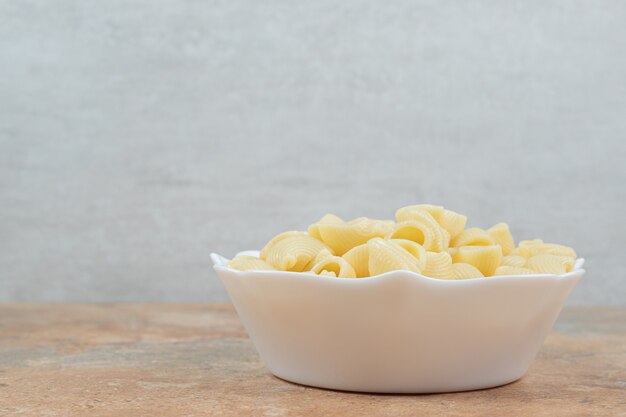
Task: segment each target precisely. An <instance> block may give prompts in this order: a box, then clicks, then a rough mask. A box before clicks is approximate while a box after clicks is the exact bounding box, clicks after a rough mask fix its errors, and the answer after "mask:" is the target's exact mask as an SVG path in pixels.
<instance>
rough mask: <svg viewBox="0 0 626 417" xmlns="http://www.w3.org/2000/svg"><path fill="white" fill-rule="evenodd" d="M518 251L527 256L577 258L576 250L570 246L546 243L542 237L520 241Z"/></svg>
mask: <svg viewBox="0 0 626 417" xmlns="http://www.w3.org/2000/svg"><path fill="white" fill-rule="evenodd" d="M517 251H518V253H519V254H520V255H521V256H523V257H525V258H530V257H531V256H535V255H559V256H568V257H570V258H573V259H576V252H575V251H574V249H572V248H570V247H569V246H563V245H557V244H556V243H544V242H543V241H542V240H541V239H535V240H523V241H521V242H520V243H519V247H518V248H517Z"/></svg>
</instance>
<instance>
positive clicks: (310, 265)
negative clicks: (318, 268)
mask: <svg viewBox="0 0 626 417" xmlns="http://www.w3.org/2000/svg"><path fill="white" fill-rule="evenodd" d="M332 257H333V254H332V252H331V251H329V250H328V249H322V250H321V251H320V252H319V253H318V254H317V255H315V258H313V259H312V260H311V261H310V262H309V263H308V265H307V266H306V267H305V268H304V270H305V271H310V270H311V268H313V265H315V264H317V263H319V262H321V261H323V260H324V259H328V258H332Z"/></svg>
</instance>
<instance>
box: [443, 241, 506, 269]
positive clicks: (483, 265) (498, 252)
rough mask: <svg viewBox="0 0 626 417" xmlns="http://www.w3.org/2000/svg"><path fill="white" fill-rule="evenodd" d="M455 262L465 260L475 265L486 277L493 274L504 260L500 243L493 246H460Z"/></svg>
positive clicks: (464, 261) (454, 258) (455, 255)
mask: <svg viewBox="0 0 626 417" xmlns="http://www.w3.org/2000/svg"><path fill="white" fill-rule="evenodd" d="M452 260H453V262H455V263H457V262H463V263H467V264H470V265H474V266H475V267H476V268H478V270H479V271H480V272H481V273H482V274H483V275H484V276H486V277H488V276H491V275H493V273H494V272H495V270H496V268H497V267H498V266H499V265H500V262H501V261H502V248H501V247H500V245H491V246H461V247H460V248H458V250H457V251H456V253H455V254H454V257H453V258H452Z"/></svg>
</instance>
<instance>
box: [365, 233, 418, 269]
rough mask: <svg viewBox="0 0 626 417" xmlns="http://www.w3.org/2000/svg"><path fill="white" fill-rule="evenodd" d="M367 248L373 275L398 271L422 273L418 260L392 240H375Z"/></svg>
mask: <svg viewBox="0 0 626 417" xmlns="http://www.w3.org/2000/svg"><path fill="white" fill-rule="evenodd" d="M367 246H368V252H369V259H368V269H369V272H370V274H371V275H379V274H384V273H385V272H389V271H396V270H407V271H413V272H418V273H419V272H421V270H420V268H419V266H418V260H417V259H416V258H415V257H414V256H413V255H411V254H410V253H409V252H407V251H406V250H405V249H403V248H402V247H401V246H400V245H398V244H396V243H394V242H392V241H390V240H385V239H380V238H374V239H371V240H370V241H369V242H367Z"/></svg>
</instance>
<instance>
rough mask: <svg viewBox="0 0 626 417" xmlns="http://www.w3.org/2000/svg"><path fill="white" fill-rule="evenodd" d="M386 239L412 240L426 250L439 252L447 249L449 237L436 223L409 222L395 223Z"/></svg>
mask: <svg viewBox="0 0 626 417" xmlns="http://www.w3.org/2000/svg"><path fill="white" fill-rule="evenodd" d="M387 238H388V239H406V240H412V241H413V242H416V243H418V244H419V245H421V246H423V247H424V249H426V250H430V251H435V252H440V251H443V250H446V249H447V248H448V244H449V239H450V235H449V234H448V232H446V231H445V230H443V229H442V228H441V226H439V225H438V224H437V223H436V222H435V223H434V224H433V223H431V222H429V221H425V220H409V221H405V222H400V223H396V225H395V226H394V227H393V229H391V231H390V232H389V234H387Z"/></svg>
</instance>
